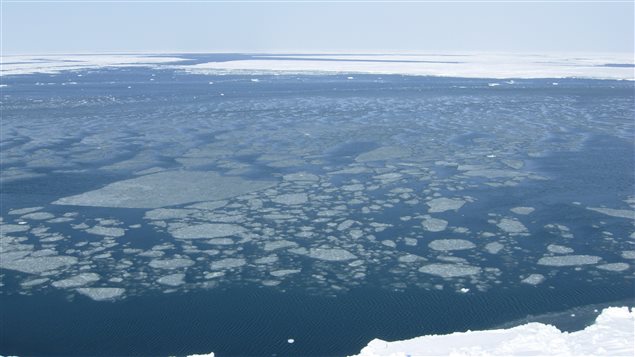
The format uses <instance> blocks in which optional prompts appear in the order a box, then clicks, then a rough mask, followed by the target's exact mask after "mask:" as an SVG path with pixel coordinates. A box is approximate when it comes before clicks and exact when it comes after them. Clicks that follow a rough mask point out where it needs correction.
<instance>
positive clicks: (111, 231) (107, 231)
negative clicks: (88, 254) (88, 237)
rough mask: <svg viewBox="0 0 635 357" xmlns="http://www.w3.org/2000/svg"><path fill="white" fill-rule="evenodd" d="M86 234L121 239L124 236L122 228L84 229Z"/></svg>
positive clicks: (101, 227) (124, 232)
mask: <svg viewBox="0 0 635 357" xmlns="http://www.w3.org/2000/svg"><path fill="white" fill-rule="evenodd" d="M86 233H90V234H95V235H99V236H107V237H121V236H123V235H124V234H126V231H125V230H124V229H123V228H117V227H103V226H94V227H91V228H88V229H86Z"/></svg>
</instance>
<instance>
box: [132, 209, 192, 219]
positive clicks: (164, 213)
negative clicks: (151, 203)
mask: <svg viewBox="0 0 635 357" xmlns="http://www.w3.org/2000/svg"><path fill="white" fill-rule="evenodd" d="M195 212H197V211H196V210H193V209H178V208H157V209H153V210H152V211H148V212H146V213H145V215H144V217H143V218H145V219H150V220H162V219H175V218H185V217H187V216H188V215H190V214H192V213H195Z"/></svg>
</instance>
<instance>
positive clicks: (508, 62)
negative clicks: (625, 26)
mask: <svg viewBox="0 0 635 357" xmlns="http://www.w3.org/2000/svg"><path fill="white" fill-rule="evenodd" d="M182 68H183V69H184V70H186V71H189V72H193V73H211V74H217V73H219V71H230V72H236V71H239V72H243V73H261V72H265V73H266V72H284V73H294V72H295V73H311V72H313V73H372V74H386V75H388V74H403V75H418V76H439V77H462V78H498V79H504V78H594V79H626V80H633V79H634V78H635V74H634V72H633V56H632V54H585V55H577V54H576V55H546V54H544V55H542V54H541V55H536V54H489V53H468V54H443V55H438V54H435V55H416V54H409V55H312V56H254V58H253V59H249V60H239V61H227V62H208V63H201V64H196V65H192V66H182Z"/></svg>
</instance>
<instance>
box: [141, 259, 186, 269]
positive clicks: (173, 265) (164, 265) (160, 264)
mask: <svg viewBox="0 0 635 357" xmlns="http://www.w3.org/2000/svg"><path fill="white" fill-rule="evenodd" d="M148 265H149V266H150V267H152V268H155V269H180V268H186V267H189V266H192V265H194V261H193V260H191V259H187V258H173V259H153V260H151V261H150V263H149V264H148Z"/></svg>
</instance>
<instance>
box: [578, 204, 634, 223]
mask: <svg viewBox="0 0 635 357" xmlns="http://www.w3.org/2000/svg"><path fill="white" fill-rule="evenodd" d="M587 209H588V210H591V211H595V212H599V213H602V214H605V215H607V216H611V217H618V218H627V219H632V220H635V211H632V210H627V209H613V208H603V207H587Z"/></svg>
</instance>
